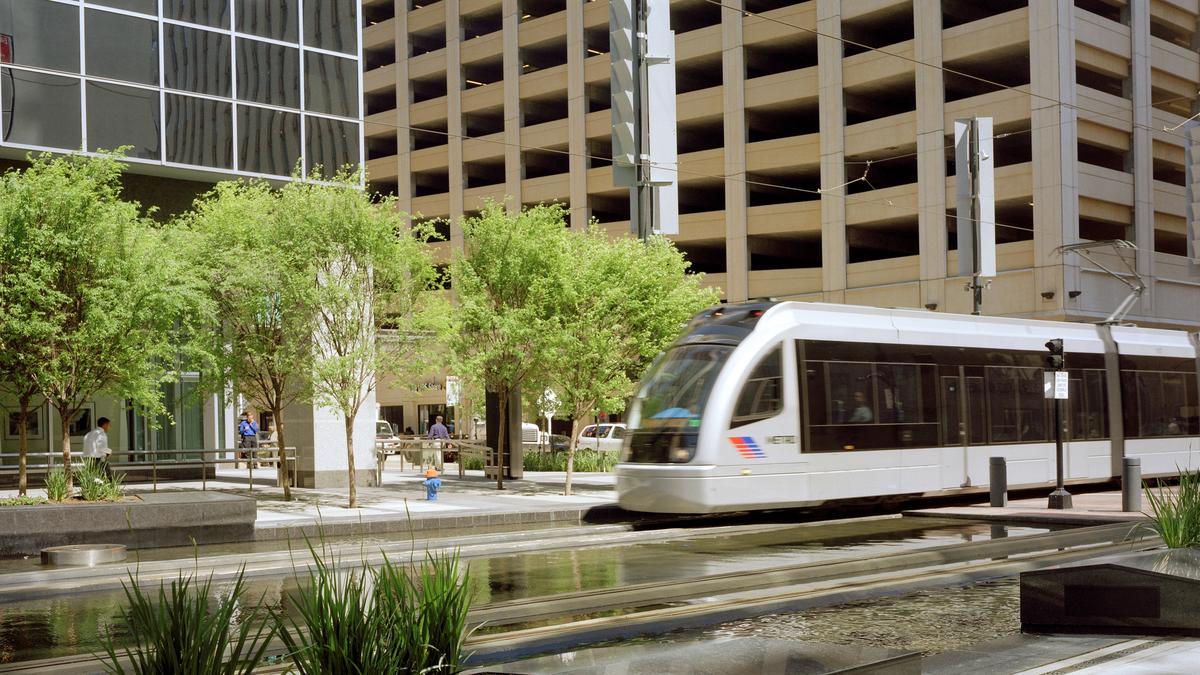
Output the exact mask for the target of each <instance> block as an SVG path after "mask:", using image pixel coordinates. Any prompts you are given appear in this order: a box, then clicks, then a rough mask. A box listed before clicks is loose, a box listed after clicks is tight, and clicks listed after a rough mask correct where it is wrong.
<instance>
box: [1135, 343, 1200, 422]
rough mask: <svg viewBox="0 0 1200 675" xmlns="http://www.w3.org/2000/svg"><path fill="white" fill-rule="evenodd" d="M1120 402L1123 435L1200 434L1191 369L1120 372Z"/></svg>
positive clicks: (1199, 409) (1199, 418)
mask: <svg viewBox="0 0 1200 675" xmlns="http://www.w3.org/2000/svg"><path fill="white" fill-rule="evenodd" d="M1192 363H1194V361H1193V362H1192ZM1121 401H1122V404H1123V405H1122V407H1123V409H1124V422H1125V437H1126V438H1157V437H1165V436H1182V435H1188V436H1194V435H1197V434H1200V414H1198V413H1200V408H1198V406H1197V391H1196V374H1195V373H1194V372H1179V371H1161V370H1155V371H1152V370H1132V371H1123V372H1122V373H1121Z"/></svg>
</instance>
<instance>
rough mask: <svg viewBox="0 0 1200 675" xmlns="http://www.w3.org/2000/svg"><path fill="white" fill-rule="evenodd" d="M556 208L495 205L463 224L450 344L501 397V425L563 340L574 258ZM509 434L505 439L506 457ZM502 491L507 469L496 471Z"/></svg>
mask: <svg viewBox="0 0 1200 675" xmlns="http://www.w3.org/2000/svg"><path fill="white" fill-rule="evenodd" d="M564 215H565V211H564V210H563V207H562V206H560V205H558V204H550V205H539V206H535V207H533V208H530V209H526V210H524V211H522V212H521V213H519V214H509V213H507V212H506V211H505V209H504V207H503V206H502V205H500V204H496V203H488V204H486V205H485V206H484V208H483V210H482V211H481V213H480V215H479V216H478V217H476V218H467V219H465V220H464V221H463V226H462V227H463V251H462V252H461V253H460V254H458V255H457V256H456V258H455V260H454V264H453V266H452V272H451V276H452V279H453V282H454V292H455V296H456V299H457V300H458V306H457V308H456V319H457V321H456V324H455V330H454V333H453V337H452V339H451V344H452V347H453V350H454V352H455V354H456V355H457V359H458V361H459V363H461V364H463V366H464V369H465V370H467V371H469V372H472V373H475V374H476V377H477V378H478V380H479V381H480V382H481V383H482V384H483V385H484V386H485V387H486V389H488V390H490V391H494V392H496V393H497V395H498V396H499V414H500V420H501V424H503V421H504V420H507V419H508V399H509V396H510V395H511V392H513V391H514V390H516V389H517V388H518V387H520V386H521V385H523V384H524V383H525V382H526V381H527V380H529V379H530V378H531V377H535V376H537V375H538V374H540V373H542V372H545V370H546V369H547V368H548V367H549V366H550V359H551V356H552V354H553V350H554V346H555V342H556V341H557V340H558V339H559V337H560V328H561V310H562V306H563V302H564V299H565V291H566V279H567V277H568V276H570V275H571V274H572V273H573V271H574V265H575V263H576V262H577V261H574V260H572V259H571V255H570V254H571V251H570V247H569V245H568V237H569V236H570V235H569V233H568V232H567V230H566V228H565V224H564ZM506 443H507V434H503V433H502V434H500V440H499V443H498V444H497V445H498V446H499V447H498V448H497V451H498V454H499V456H500V457H504V455H505V452H506V451H507V448H506V447H505V446H506ZM496 484H497V487H499V488H501V489H502V488H503V487H504V477H503V471H497V473H496Z"/></svg>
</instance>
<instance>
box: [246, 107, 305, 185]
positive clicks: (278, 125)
mask: <svg viewBox="0 0 1200 675" xmlns="http://www.w3.org/2000/svg"><path fill="white" fill-rule="evenodd" d="M237 114H238V141H237V142H238V161H239V163H240V166H239V167H238V168H239V169H241V170H242V171H253V172H255V173H269V174H273V175H276V176H290V175H291V173H292V171H294V170H295V169H296V168H297V167H296V165H297V163H298V162H299V161H300V115H299V114H298V113H288V112H283V111H280V110H270V109H267V108H257V107H254V106H248V105H239V106H238V113H237Z"/></svg>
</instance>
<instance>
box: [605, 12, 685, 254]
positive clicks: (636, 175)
mask: <svg viewBox="0 0 1200 675" xmlns="http://www.w3.org/2000/svg"><path fill="white" fill-rule="evenodd" d="M608 7H609V9H608V21H609V58H610V64H611V89H612V126H613V132H612V146H613V152H612V154H613V184H614V185H626V186H629V187H630V199H629V222H630V229H631V230H632V232H633V233H634V234H636V235H637V236H638V237H639V238H640V239H642V240H645V239H647V238H648V237H649V236H650V234H651V233H652V232H653V233H658V234H678V233H679V196H678V192H677V190H678V187H677V185H678V156H677V146H676V138H675V136H676V128H675V117H676V116H675V63H674V61H675V33H674V32H673V31H672V30H671V14H670V7H669V5H668V0H612V1H611V2H609V5H608Z"/></svg>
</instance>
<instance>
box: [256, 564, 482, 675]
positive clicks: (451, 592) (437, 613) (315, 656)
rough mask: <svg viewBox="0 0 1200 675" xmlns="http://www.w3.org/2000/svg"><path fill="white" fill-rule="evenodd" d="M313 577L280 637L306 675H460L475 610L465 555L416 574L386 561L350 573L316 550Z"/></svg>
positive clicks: (292, 600)
mask: <svg viewBox="0 0 1200 675" xmlns="http://www.w3.org/2000/svg"><path fill="white" fill-rule="evenodd" d="M310 551H311V552H312V554H313V564H312V566H311V567H310V568H309V573H310V575H309V577H308V579H307V580H303V581H301V583H300V584H299V588H298V589H297V590H296V591H293V592H292V593H291V594H290V595H289V604H291V605H292V607H293V608H294V610H295V612H294V614H293V615H289V616H284V615H280V616H278V618H277V621H278V623H279V626H280V637H281V639H282V640H283V642H284V644H285V645H286V647H287V650H288V652H289V654H290V656H291V659H292V662H293V668H294V670H295V672H297V673H299V675H318V674H320V675H350V674H355V675H357V674H360V673H433V674H441V673H454V672H457V671H458V670H459V668H460V662H461V659H462V648H463V643H464V641H465V640H466V618H467V610H468V609H469V608H470V604H471V593H470V588H471V586H470V579H469V575H468V574H466V572H465V571H464V570H463V569H462V566H461V565H460V560H459V557H458V554H457V553H455V554H451V555H446V556H435V555H429V556H427V558H426V560H425V561H424V563H423V564H420V565H417V566H416V568H415V569H409V568H408V566H405V565H401V564H396V563H394V562H393V561H391V560H389V559H387V558H384V561H383V563H382V564H381V565H379V566H378V567H374V568H372V567H368V568H366V569H364V570H355V569H343V566H342V565H341V564H340V563H339V561H338V560H336V559H334V560H332V561H331V562H325V561H324V559H323V558H322V556H320V555H318V554H317V551H316V550H314V549H312V547H311V546H310Z"/></svg>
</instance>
